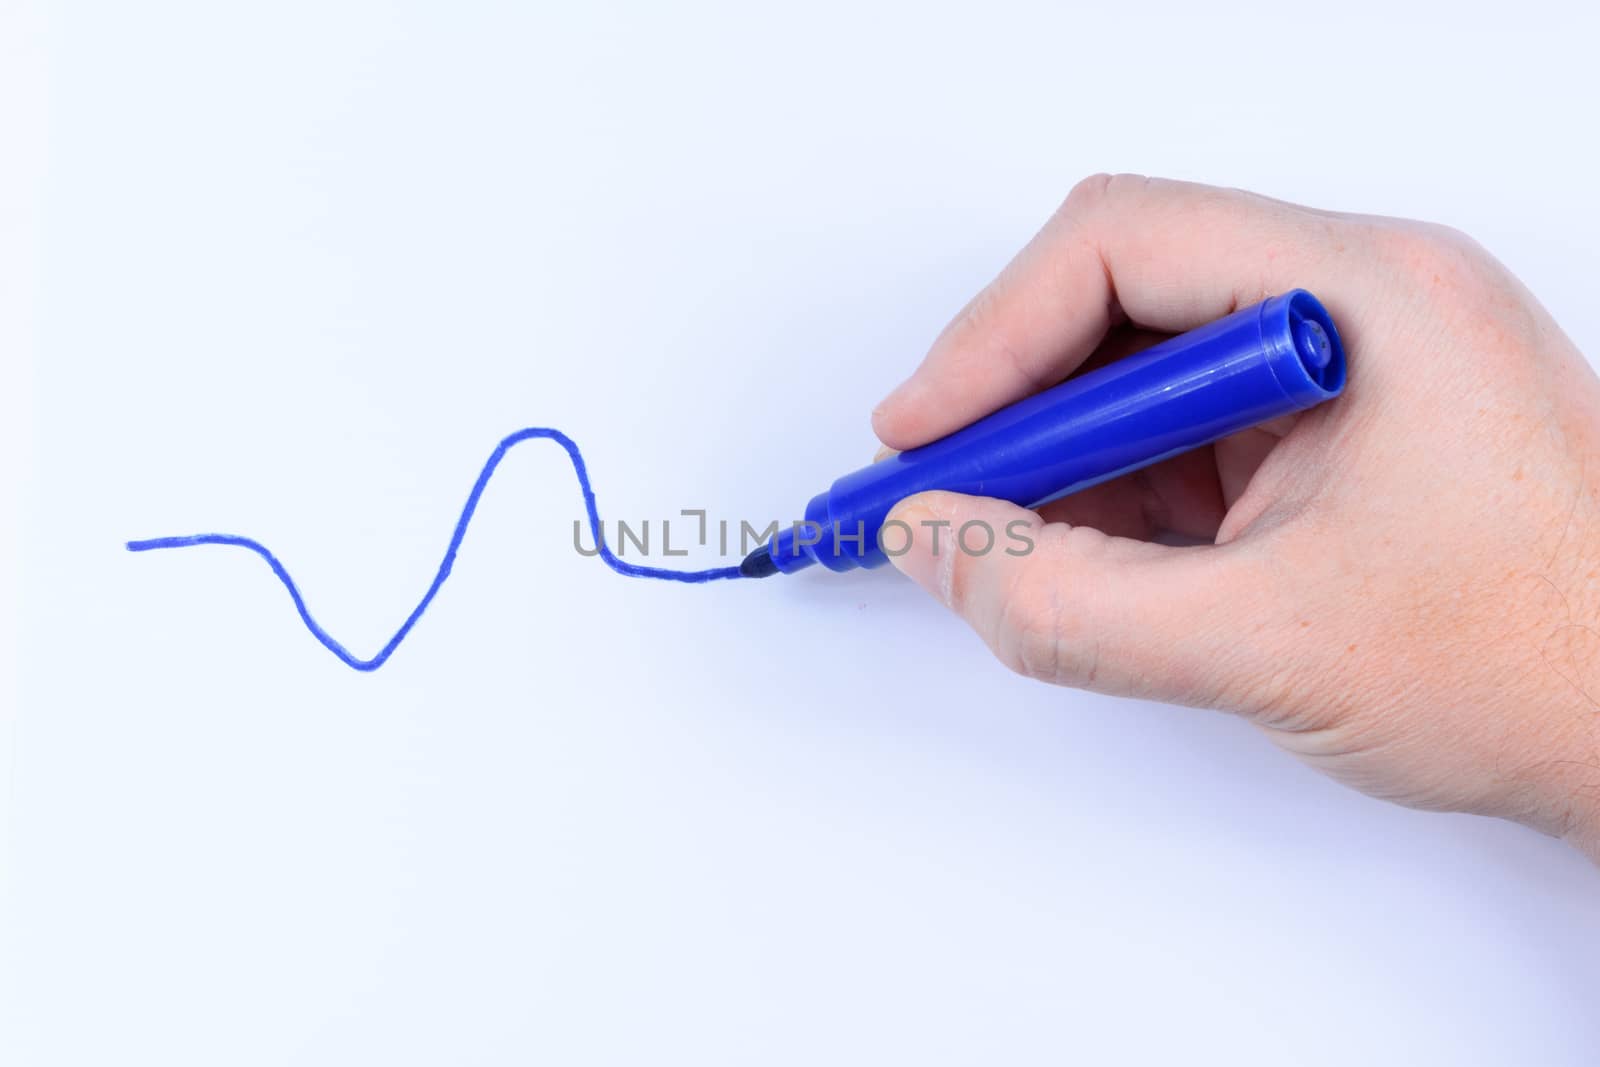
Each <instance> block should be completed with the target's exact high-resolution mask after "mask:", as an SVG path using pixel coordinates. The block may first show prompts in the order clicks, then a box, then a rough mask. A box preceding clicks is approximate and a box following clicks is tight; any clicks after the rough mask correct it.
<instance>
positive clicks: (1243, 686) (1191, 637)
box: [872, 175, 1600, 862]
mask: <svg viewBox="0 0 1600 1067" xmlns="http://www.w3.org/2000/svg"><path fill="white" fill-rule="evenodd" d="M1297 286H1299V287H1304V288H1307V289H1310V290H1311V291H1312V292H1313V293H1315V294H1317V296H1318V297H1319V298H1320V299H1321V300H1322V301H1323V303H1324V304H1325V305H1326V306H1327V307H1328V309H1329V311H1330V312H1331V314H1332V315H1333V318H1334V321H1335V322H1337V323H1338V325H1339V329H1340V333H1341V336H1342V337H1343V339H1344V342H1345V348H1346V353H1347V358H1348V364H1349V384H1348V386H1347V388H1346V390H1345V393H1344V394H1343V396H1342V397H1340V398H1339V399H1338V400H1335V401H1333V402H1332V403H1329V404H1325V405H1322V406H1320V407H1317V408H1314V409H1312V410H1311V411H1308V412H1304V413H1302V414H1300V415H1297V416H1291V417H1289V418H1287V419H1285V420H1281V421H1279V422H1277V423H1274V424H1272V425H1269V426H1266V427H1262V428H1257V429H1254V430H1250V431H1247V432H1245V433H1242V434H1239V435H1237V436H1235V437H1231V438H1228V439H1226V440H1223V441H1220V442H1218V443H1217V444H1216V445H1214V446H1212V447H1210V448H1206V449H1202V450H1200V451H1197V452H1194V453H1190V454H1188V455H1185V456H1181V457H1178V458H1175V459H1173V460H1169V461H1167V462H1165V463H1163V464H1161V465H1158V466H1156V467H1152V468H1150V469H1148V470H1145V471H1141V472H1139V473H1136V474H1132V475H1128V476H1126V477H1124V478H1122V479H1119V480H1117V481H1115V482H1111V483H1108V484H1106V485H1103V486H1100V487H1097V488H1094V489H1091V490H1088V491H1086V492H1084V493H1081V494H1078V495H1076V496H1074V497H1070V498H1067V499H1065V500H1062V501H1058V502H1056V503H1054V504H1051V505H1049V506H1047V507H1045V508H1043V509H1041V511H1040V512H1032V511H1028V510H1026V509H1024V508H1020V507H1016V506H1014V505H1012V504H1008V503H1005V502H1002V501H997V500H991V499H987V498H981V497H969V496H962V495H959V494H954V493H923V494H920V495H918V496H914V497H911V498H909V499H908V500H906V501H904V502H902V503H901V504H900V505H899V506H898V507H897V508H896V510H895V511H894V512H893V513H892V514H891V516H890V518H891V519H898V520H900V521H901V522H904V523H906V524H907V525H908V526H910V527H911V529H912V530H913V531H914V537H913V540H912V544H911V547H910V549H909V550H908V551H907V552H906V553H904V554H903V555H899V556H896V557H893V562H894V564H895V566H897V567H898V568H899V569H900V570H902V571H903V572H905V573H906V574H907V575H909V576H910V577H912V578H914V579H915V580H916V581H917V582H918V583H919V584H920V585H922V586H923V587H924V588H926V589H927V590H928V591H929V592H931V593H932V594H933V595H934V596H935V597H937V598H938V599H939V600H940V601H941V602H942V603H944V604H946V605H947V606H949V607H950V608H952V609H953V610H955V611H956V612H957V613H959V614H960V615H961V616H962V617H963V618H965V619H966V620H967V622H968V623H970V624H971V625H972V627H973V628H974V629H975V630H976V631H977V632H978V634H979V635H980V636H981V637H982V638H983V639H984V641H985V642H987V643H988V645H989V647H990V648H991V649H992V650H993V651H994V653H995V654H996V655H997V656H998V657H999V658H1000V660H1001V661H1002V662H1003V663H1005V664H1006V665H1007V666H1009V667H1010V668H1012V669H1013V670H1016V671H1018V672H1020V673H1022V674H1025V675H1029V676H1031V677H1034V678H1038V679H1042V680H1044V681H1047V682H1053V683H1056V684H1059V685H1067V686H1075V687H1080V688H1086V689H1092V690H1096V691H1099V692H1103V693H1111V694H1117V695H1122V696H1131V697H1140V698H1147V699H1155V700H1163V701H1168V702H1171V703H1177V704H1187V705H1193V706H1196V707H1208V708H1217V709H1221V710H1226V711H1229V712H1232V713H1235V714H1238V715H1241V716H1243V717H1245V718H1246V719H1248V720H1249V721H1250V722H1252V723H1254V724H1256V725H1257V726H1258V727H1260V728H1261V729H1262V730H1264V731H1266V733H1267V734H1268V735H1269V736H1270V737H1271V738H1272V739H1273V740H1274V741H1275V742H1276V743H1278V744H1279V745H1281V746H1282V747H1283V748H1285V749H1287V750H1288V751H1289V752H1291V753H1293V754H1294V755H1296V756H1298V757H1300V758H1301V759H1303V760H1305V761H1306V762H1307V763H1309V764H1311V765H1312V766H1313V767H1316V768H1317V769H1319V770H1321V771H1324V772H1326V773H1327V774H1329V775H1331V776H1333V777H1334V778H1336V779H1338V780H1339V781H1341V782H1344V783H1346V784H1347V785H1350V786H1352V787H1354V788H1356V789H1360V790H1361V791H1363V792H1365V793H1368V794H1370V795H1372V796H1376V797H1381V798H1384V799H1387V800H1392V801H1395V802H1398V803H1401V804H1407V805H1410V806H1413V807H1418V808H1426V809H1432V810H1439V811H1466V812H1477V813H1480V814H1485V815H1493V816H1498V817H1501V818H1506V819H1512V820H1515V821H1518V822H1521V823H1524V824H1526V825H1528V826H1531V827H1534V828H1536V829H1538V830H1541V831H1543V832H1545V833H1548V834H1552V835H1555V836H1558V837H1562V838H1564V839H1566V840H1567V841H1569V842H1571V843H1572V844H1573V845H1574V846H1576V847H1577V848H1579V849H1581V850H1583V851H1584V852H1585V853H1587V854H1588V855H1589V856H1590V858H1591V859H1594V860H1595V861H1596V862H1600V380H1597V379H1596V377H1595V375H1594V373H1593V372H1592V371H1591V370H1590V368H1589V366H1588V364H1587V363H1586V362H1585V361H1584V359H1583V357H1582V356H1581V354H1580V353H1579V352H1578V350H1577V349H1576V348H1575V347H1574V346H1573V344H1572V342H1571V341H1569V340H1568V339H1567V338H1566V336H1565V335H1563V334H1562V332H1561V330H1560V329H1559V328H1558V327H1557V326H1556V324H1555V322H1554V321H1553V320H1552V319H1551V318H1550V316H1549V314H1548V313H1546V311H1545V310H1544V309H1543V308H1542V307H1540V306H1539V304H1538V302H1537V301H1536V300H1535V299H1534V298H1533V296H1532V294H1530V293H1529V292H1528V291H1527V290H1526V289H1525V288H1523V286H1522V285H1521V284H1520V283H1519V282H1518V281H1517V280H1516V278H1514V277H1513V276H1512V275H1511V274H1510V272H1508V271H1507V270H1506V269H1505V268H1504V267H1502V266H1501V265H1500V264H1499V263H1497V262H1496V261H1495V260H1494V259H1493V258H1492V257H1491V256H1489V255H1488V253H1486V252H1485V251H1484V250H1483V249H1482V248H1480V247H1479V246H1478V245H1476V244H1475V243H1473V242H1472V241H1471V240H1470V239H1468V238H1467V237H1465V236H1463V235H1461V234H1459V233H1457V232H1455V231H1452V230H1449V229H1446V228H1444V227H1440V226H1433V225H1428V224H1423V223H1416V222H1409V221H1402V220H1396V219H1387V218H1375V217H1366V216H1358V215H1343V214H1336V213H1332V212H1325V211H1317V210H1313V209H1310V208H1304V207H1299V206H1296V205H1292V204H1286V203H1282V202H1279V201H1275V200H1269V199H1266V198H1264V197H1260V196H1255V195H1252V194H1249V193H1244V192H1240V191H1237V190H1230V189H1214V188H1209V187H1206V186H1199V185H1189V184H1184V183H1178V182H1170V181H1161V180H1154V179H1149V178H1144V177H1139V176H1135V175H1118V176H1114V177H1112V176H1106V175H1099V176H1096V177H1093V178H1090V179H1087V180H1086V181H1084V182H1082V183H1080V184H1079V185H1078V186H1077V187H1076V188H1075V189H1074V190H1073V191H1072V193H1071V195H1070V196H1068V197H1067V199H1066V201H1065V203H1063V204H1062V205H1061V207H1060V209H1058V210H1057V211H1056V213H1055V215H1054V216H1053V217H1052V218H1051V219H1050V220H1049V222H1047V223H1046V224H1045V226H1044V228H1043V230H1041V231H1040V233H1039V234H1038V235H1037V236H1036V237H1035V238H1034V239H1033V240H1032V241H1031V242H1030V243H1029V244H1028V246H1027V247H1026V248H1024V249H1023V250H1022V252H1021V253H1020V254H1018V256H1017V257H1016V259H1015V260H1013V261H1012V263H1011V264H1010V265H1008V266H1007V267H1006V268H1005V270H1004V271H1003V272H1002V273H1001V275H1000V276H999V278H997V279H996V280H995V281H994V282H993V283H992V284H991V285H990V286H989V287H988V288H986V289H985V290H984V291H983V292H981V293H979V294H978V296H977V297H976V298H975V299H974V300H973V301H972V302H971V303H970V304H968V305H967V307H966V308H965V309H964V310H963V311H962V312H961V313H960V314H959V315H958V316H957V317H956V319H955V320H954V321H953V322H952V323H951V324H950V325H949V327H947V328H946V329H945V331H944V332H943V333H942V334H941V335H940V336H939V338H938V340H937V341H935V343H934V345H933V348H932V350H931V351H930V352H929V353H928V356H927V358H926V359H925V360H924V361H923V363H922V365H921V366H920V367H919V368H918V369H917V370H916V372H915V373H914V374H913V375H912V376H911V377H910V379H908V380H907V381H906V382H905V383H903V384H902V385H901V386H899V387H898V388H897V389H895V391H894V392H893V393H891V394H890V395H889V397H888V398H887V399H885V400H884V401H883V403H882V404H881V405H879V407H878V408H877V409H876V410H875V411H874V412H873V416H872V420H873V428H874V430H875V431H876V432H877V435H878V437H879V438H880V439H881V440H882V441H883V443H884V445H885V446H886V447H887V448H888V449H895V450H898V449H906V448H913V447H915V446H917V445H922V444H926V443H927V442H929V441H932V440H934V439H936V438H938V437H941V436H943V435H945V434H947V433H949V432H950V431H952V430H955V429H957V428H959V427H961V426H964V425H965V424H967V423H969V422H971V421H972V420H974V419H976V418H979V417H981V416H983V415H985V414H987V413H989V412H991V411H993V410H995V409H997V408H999V407H1002V406H1004V405H1006V404H1008V403H1011V402H1012V401H1014V400H1017V399H1019V398H1021V397H1023V396H1026V395H1027V394H1029V393H1032V392H1035V391H1037V390H1039V389H1042V388H1045V387H1047V386H1049V385H1053V384H1055V383H1056V382H1059V381H1061V380H1062V379H1064V378H1066V377H1068V376H1070V375H1071V374H1073V373H1074V372H1076V371H1078V370H1080V369H1082V368H1084V367H1086V366H1093V365H1095V364H1097V363H1099V362H1103V361H1105V360H1108V359H1112V358H1116V357H1117V356H1119V355H1122V354H1125V353H1127V352H1129V351H1133V350H1136V349H1138V348H1141V347H1144V346H1145V345H1148V344H1149V343H1150V342H1152V341H1154V340H1156V339H1159V338H1160V337H1162V336H1165V335H1169V334H1172V333H1177V332H1181V331H1184V330H1188V329H1191V328H1193V327H1195V326H1199V325H1201V324H1202V323H1205V322H1209V321H1211V320H1212V319H1216V318H1219V317H1221V316H1223V315H1226V314H1228V313H1229V312H1231V311H1234V310H1236V309H1237V308H1241V307H1247V306H1249V305H1251V304H1254V303H1256V302H1258V301H1259V300H1261V299H1263V298H1264V297H1266V296H1269V295H1272V294H1275V293H1280V292H1283V291H1285V290H1288V289H1292V288H1295V287H1297ZM972 520H981V521H984V522H987V523H989V524H990V525H991V526H992V528H993V529H995V530H998V531H1003V530H1005V529H1006V524H1007V523H1010V522H1013V521H1015V520H1023V521H1025V522H1026V523H1027V524H1028V525H1029V526H1030V527H1032V536H1033V537H1034V539H1035V541H1036V547H1035V549H1034V551H1032V552H1031V553H1029V554H1027V555H1025V556H1020V557H1019V556H1013V555H1009V554H1007V553H1005V552H1001V551H991V552H988V553H986V554H983V555H975V554H971V553H967V552H963V551H961V550H959V549H958V548H957V547H955V546H954V545H953V544H952V541H953V539H952V537H951V535H950V530H951V529H954V528H958V527H960V526H961V525H962V524H963V523H965V522H969V521H972ZM939 523H949V524H951V525H950V526H949V527H943V528H940V527H938V526H937V524H939ZM1174 542H1185V543H1176V544H1175V543H1174ZM1194 542H1200V543H1199V544H1195V543H1194ZM935 543H937V544H935Z"/></svg>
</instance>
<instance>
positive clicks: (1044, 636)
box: [995, 583, 1070, 682]
mask: <svg viewBox="0 0 1600 1067" xmlns="http://www.w3.org/2000/svg"><path fill="white" fill-rule="evenodd" d="M1061 618H1062V611H1061V605H1060V599H1059V597H1058V596H1057V595H1056V593H1055V584H1054V583H1045V584H1044V585H1043V586H1042V587H1040V586H1032V585H1024V586H1021V587H1019V588H1013V589H1012V590H1011V594H1010V595H1009V596H1007V597H1006V599H1005V603H1004V605H1003V607H1002V608H1001V614H1000V631H999V634H998V637H997V641H996V648H995V651H996V654H997V655H999V657H1000V660H1001V662H1002V663H1004V664H1005V665H1006V666H1007V667H1008V668H1010V669H1011V670H1012V671H1015V672H1016V673H1017V674H1020V675H1022V676H1023V677H1025V678H1035V679H1038V680H1040V681H1045V682H1070V679H1069V678H1068V677H1067V670H1066V667H1067V665H1066V662H1065V657H1064V656H1063V637H1064V635H1063V634H1062V632H1061Z"/></svg>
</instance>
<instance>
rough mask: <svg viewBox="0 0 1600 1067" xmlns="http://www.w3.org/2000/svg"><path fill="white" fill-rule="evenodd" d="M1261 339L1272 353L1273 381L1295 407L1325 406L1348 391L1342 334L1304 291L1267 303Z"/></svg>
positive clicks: (1316, 301) (1262, 322)
mask: <svg viewBox="0 0 1600 1067" xmlns="http://www.w3.org/2000/svg"><path fill="white" fill-rule="evenodd" d="M1261 337H1262V341H1263V343H1264V344H1265V345H1267V346H1269V347H1271V348H1272V349H1273V351H1272V352H1271V354H1270V355H1269V356H1268V358H1267V364H1268V366H1270V367H1271V368H1272V375H1273V377H1274V378H1275V379H1277V382H1278V385H1279V386H1280V387H1281V388H1282V389H1283V391H1284V393H1285V395H1287V396H1288V398H1289V399H1290V401H1291V402H1293V403H1294V405H1295V406H1296V407H1298V408H1308V407H1311V406H1312V405H1314V404H1320V403H1322V402H1323V401H1324V400H1328V399H1330V398H1332V397H1335V396H1338V395H1339V392H1340V391H1341V390H1342V389H1344V344H1343V343H1342V342H1341V341H1340V340H1339V331H1338V329H1337V328H1336V327H1335V326H1334V325H1333V318H1332V317H1331V316H1330V315H1329V314H1328V309H1327V308H1325V307H1323V306H1322V302H1321V301H1319V300H1318V299H1317V298H1316V297H1314V296H1312V295H1311V294H1310V293H1308V292H1306V291H1305V290H1304V289H1293V290H1290V291H1289V292H1287V293H1284V294H1283V295H1282V296H1275V297H1273V298H1272V299H1270V300H1267V301H1265V302H1264V303H1262V305H1261ZM1279 339H1281V340H1279ZM1286 342H1287V343H1286Z"/></svg>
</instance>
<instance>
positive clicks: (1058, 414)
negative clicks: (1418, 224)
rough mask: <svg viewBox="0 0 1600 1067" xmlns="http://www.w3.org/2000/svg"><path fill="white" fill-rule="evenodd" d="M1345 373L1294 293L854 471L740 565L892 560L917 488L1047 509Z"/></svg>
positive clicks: (1283, 406) (764, 567)
mask: <svg viewBox="0 0 1600 1067" xmlns="http://www.w3.org/2000/svg"><path fill="white" fill-rule="evenodd" d="M1344 379H1345V364H1344V348H1343V346H1342V345H1341V344H1340V342H1339V334H1338V331H1337V330H1335V329H1334V325H1333V319H1332V318H1330V317H1329V316H1328V312H1327V310H1326V309H1325V308H1324V307H1323V306H1322V304H1321V303H1320V302H1318V300H1317V298H1316V297H1314V296H1312V295H1311V294H1310V293H1308V292H1306V291H1305V290H1304V289H1296V290H1294V291H1292V292H1288V293H1284V294H1283V295H1281V296H1275V297H1272V298H1270V299H1268V300H1265V301H1263V302H1262V303H1260V304H1257V305H1255V306H1254V307H1250V308H1245V309H1244V310H1243V311H1237V312H1234V313H1233V314H1232V315H1229V316H1227V317H1226V318H1222V319H1218V320H1217V321H1216V322H1213V323H1210V324H1208V325H1205V326H1202V327H1200V328H1199V329H1196V330H1191V331H1190V332H1188V333H1186V334H1182V335H1180V336H1178V337H1173V338H1170V339H1168V340H1166V341H1163V342H1162V343H1160V344H1158V345H1155V346H1154V347H1152V348H1149V349H1146V350H1145V351H1143V352H1140V353H1138V354H1137V355H1133V356H1129V357H1128V358H1126V359H1122V360H1118V361H1117V362H1115V363H1112V364H1110V365H1108V366H1105V367H1101V368H1100V369H1098V370H1094V371H1091V372H1089V373H1087V374H1083V375H1080V376H1078V377H1075V378H1070V379H1068V380H1067V381H1065V382H1063V383H1061V384H1060V385H1057V386H1055V387H1053V388H1051V389H1046V390H1045V391H1044V392H1042V393H1038V394H1036V395H1034V396H1031V397H1028V398H1027V399H1025V400H1020V401H1018V402H1017V403H1015V404H1012V405H1011V406H1010V407H1007V408H1002V409H1001V410H999V411H997V412H995V413H994V414H992V415H989V416H987V417H986V418H983V419H980V420H978V421H977V422H975V423H973V424H972V425H971V426H968V427H966V428H965V429H962V430H957V431H956V432H955V433H953V434H951V435H950V436H948V437H944V438H941V439H940V440H938V441H934V442H933V443H932V444H928V445H924V446H923V447H921V448H915V449H912V450H911V451H909V452H902V453H900V454H899V455H897V456H890V457H889V458H887V459H884V460H881V461H879V462H877V463H874V464H872V465H870V466H867V467H863V468H861V469H860V470H858V471H855V472H853V473H851V474H847V475H845V476H844V477H843V478H840V479H839V480H838V481H836V482H834V483H833V486H832V488H830V489H828V490H827V491H826V492H823V493H819V494H817V495H816V496H814V497H812V499H811V503H810V504H808V505H806V512H805V521H804V522H800V523H794V524H792V525H791V526H790V527H788V528H787V529H780V530H779V531H778V533H777V534H776V535H775V536H774V537H773V538H772V539H771V540H770V541H769V542H768V543H767V544H765V545H763V546H762V547H760V548H758V549H756V550H755V551H754V552H752V553H751V554H750V555H749V556H747V557H746V558H745V560H744V562H743V563H741V564H740V566H739V572H740V574H742V575H743V576H744V577H747V578H764V577H766V576H767V575H769V574H777V573H779V572H782V573H784V574H790V573H793V572H794V571H797V570H801V569H802V568H805V567H809V566H811V565H812V564H813V563H820V564H822V565H823V566H824V567H827V568H828V569H829V570H833V571H847V570H850V569H851V568H854V567H877V566H881V565H882V564H884V563H886V562H888V557H887V556H885V555H884V553H883V550H882V548H881V547H880V546H879V543H878V534H879V531H880V529H881V528H882V526H883V522H884V519H885V518H886V517H887V516H888V514H889V510H890V509H891V508H892V507H894V505H895V504H897V503H899V502H900V501H901V500H903V499H905V498H906V497H908V496H911V495H912V494H914V493H920V492H924V491H926V490H929V489H944V490H950V491H952V492H958V493H969V494H972V495H976V496H990V497H999V498H1000V499H1002V500H1009V501H1011V502H1012V503H1014V504H1021V505H1023V506H1024V507H1037V506H1039V505H1040V504H1043V503H1046V502H1047V501H1050V500H1054V499H1056V498H1057V497H1062V496H1066V495H1067V494H1069V493H1075V492H1077V491H1078V490H1080V489H1087V488H1088V487H1089V486H1091V485H1097V484H1099V483H1100V482H1104V481H1108V480H1109V479H1112V478H1115V477H1117V476H1118V475H1121V474H1126V473H1128V472H1129V471H1134V470H1138V469H1139V468H1141V467H1147V466H1149V465H1150V464H1152V463H1157V462H1160V461H1161V460H1163V459H1167V458H1169V457H1171V456H1176V455H1178V454H1179V453H1182V452H1187V451H1189V450H1190V449H1194V448H1199V447H1200V446H1202V445H1207V444H1210V443H1211V442H1213V441H1216V440H1219V439H1220V438H1223V437H1226V436H1228V435H1229V434H1232V433H1237V432H1239V431H1240V430H1244V429H1248V428H1249V427H1251V426H1255V425H1257V424H1258V423H1262V422H1266V421H1267V420H1269V419H1274V418H1277V417H1278V416H1280V415H1287V414H1289V413H1291V412H1295V411H1303V410H1304V409H1306V408H1309V407H1313V406H1315V405H1317V404H1320V403H1322V402H1323V401H1324V400H1330V399H1332V398H1333V397H1335V396H1338V395H1339V392H1340V390H1341V389H1343V388H1344ZM892 544H895V545H897V544H899V542H898V541H895V542H892Z"/></svg>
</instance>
